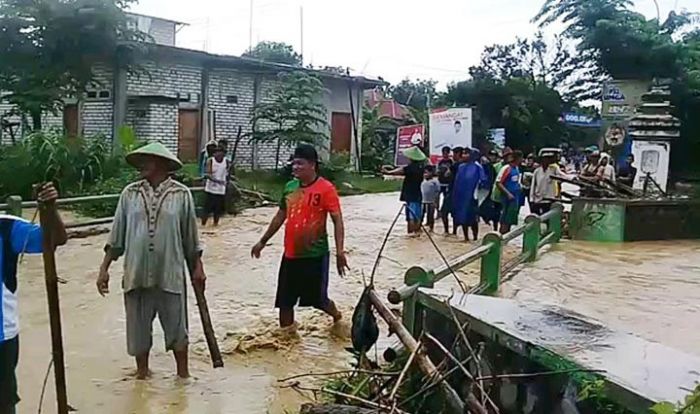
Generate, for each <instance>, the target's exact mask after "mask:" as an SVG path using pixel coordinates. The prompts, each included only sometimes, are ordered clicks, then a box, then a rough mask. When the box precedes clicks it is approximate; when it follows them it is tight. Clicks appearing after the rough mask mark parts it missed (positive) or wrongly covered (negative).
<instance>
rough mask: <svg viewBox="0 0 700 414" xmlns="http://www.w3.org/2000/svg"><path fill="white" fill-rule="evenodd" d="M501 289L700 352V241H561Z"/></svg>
mask: <svg viewBox="0 0 700 414" xmlns="http://www.w3.org/2000/svg"><path fill="white" fill-rule="evenodd" d="M501 296H503V297H511V298H515V299H517V300H519V301H523V302H537V303H552V304H557V305H561V306H562V307H564V308H567V309H570V310H573V311H576V312H579V313H581V314H584V315H587V316H590V317H593V318H595V319H598V320H600V321H602V322H603V323H604V324H605V325H607V326H609V327H610V328H613V329H616V330H620V331H624V332H631V333H634V334H636V335H639V336H641V337H643V338H645V339H648V340H651V341H654V342H660V343H663V344H665V345H668V346H671V347H673V348H676V349H679V350H681V351H684V352H687V353H690V354H695V355H700V347H698V344H699V343H700V330H698V329H697V327H698V326H700V240H694V241H686V240H683V241H681V240H674V241H664V242H639V243H620V244H615V243H586V242H572V241H566V242H563V243H561V244H559V245H558V246H555V247H553V248H551V249H550V251H548V252H546V253H544V254H543V255H541V256H540V258H539V259H538V260H537V261H536V262H535V263H533V264H532V265H529V266H527V267H524V268H523V269H522V270H521V271H520V273H518V274H517V276H515V277H514V278H513V279H512V280H511V281H509V282H508V283H506V284H504V286H503V288H502V290H501Z"/></svg>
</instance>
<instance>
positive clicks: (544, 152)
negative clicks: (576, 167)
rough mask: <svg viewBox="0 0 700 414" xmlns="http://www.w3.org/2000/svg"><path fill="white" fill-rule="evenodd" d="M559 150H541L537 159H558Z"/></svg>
mask: <svg viewBox="0 0 700 414" xmlns="http://www.w3.org/2000/svg"><path fill="white" fill-rule="evenodd" d="M559 155H561V150H560V149H559V148H542V149H541V150H540V152H539V157H541V158H544V157H559Z"/></svg>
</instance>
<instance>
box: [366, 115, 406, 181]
mask: <svg viewBox="0 0 700 414" xmlns="http://www.w3.org/2000/svg"><path fill="white" fill-rule="evenodd" d="M397 127H398V125H397V123H396V121H394V120H393V119H391V118H389V117H386V116H383V115H382V114H381V113H380V105H376V106H375V107H374V108H370V107H369V106H367V105H365V106H364V107H363V108H362V169H364V170H372V171H376V170H377V169H379V167H381V166H382V165H388V164H392V163H393V159H394V151H395V149H396V148H395V147H396V128H397Z"/></svg>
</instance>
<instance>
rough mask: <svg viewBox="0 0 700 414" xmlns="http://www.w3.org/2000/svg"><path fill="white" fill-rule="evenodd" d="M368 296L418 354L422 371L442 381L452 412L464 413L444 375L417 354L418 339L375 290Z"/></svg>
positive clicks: (390, 324)
mask: <svg viewBox="0 0 700 414" xmlns="http://www.w3.org/2000/svg"><path fill="white" fill-rule="evenodd" d="M368 294H369V298H370V300H371V301H372V305H374V307H375V309H377V312H378V313H379V316H381V317H382V319H384V321H386V323H387V324H388V325H389V327H390V328H391V329H392V331H393V332H394V333H396V336H398V337H399V339H400V340H401V342H402V343H403V344H404V346H405V347H406V350H408V351H409V352H411V353H415V354H416V356H415V359H416V362H417V363H418V367H419V368H420V369H421V371H423V373H424V374H425V375H428V376H430V377H434V378H436V381H440V387H441V388H442V391H443V392H444V394H445V398H446V400H447V404H448V408H449V410H450V412H453V413H459V414H461V413H464V412H465V411H464V403H463V402H462V400H461V399H460V398H459V395H458V394H457V392H456V391H455V390H454V389H453V388H452V387H450V385H449V384H448V383H447V381H444V378H443V376H442V374H441V373H440V372H439V371H438V369H437V368H436V367H435V364H433V362H432V361H431V360H430V359H429V358H428V357H427V356H426V355H422V354H420V353H417V351H416V350H417V349H418V347H419V344H418V341H416V339H415V338H414V337H413V336H411V334H410V333H409V332H408V329H406V327H405V326H403V324H402V323H401V322H400V321H399V320H398V319H396V317H395V316H394V314H393V313H392V312H391V310H389V308H388V307H387V306H386V305H385V304H384V302H382V300H381V299H380V298H379V296H378V295H377V293H376V292H375V291H374V290H369V292H368Z"/></svg>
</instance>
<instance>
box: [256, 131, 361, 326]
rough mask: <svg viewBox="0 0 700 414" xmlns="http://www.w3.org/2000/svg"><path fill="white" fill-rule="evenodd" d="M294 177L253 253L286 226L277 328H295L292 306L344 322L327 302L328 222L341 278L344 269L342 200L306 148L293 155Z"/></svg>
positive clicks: (346, 267)
mask: <svg viewBox="0 0 700 414" xmlns="http://www.w3.org/2000/svg"><path fill="white" fill-rule="evenodd" d="M292 173H293V174H294V177H295V179H294V180H292V181H290V182H288V183H287V185H286V186H285V189H284V194H283V196H282V200H281V201H280V208H279V210H278V211H277V214H276V215H275V217H274V218H273V219H272V222H271V223H270V226H269V227H268V229H267V231H266V232H265V234H264V235H263V236H262V238H261V239H260V241H259V242H258V243H257V244H256V245H255V246H253V249H252V251H251V255H252V256H253V257H255V258H259V257H260V253H261V252H262V250H263V249H264V248H265V246H266V244H267V242H268V241H269V240H270V239H271V238H272V236H274V235H275V233H277V231H278V230H279V229H280V227H282V224H284V222H285V221H286V222H287V225H286V227H285V233H284V257H283V258H282V264H281V265H280V271H279V280H278V283H277V298H276V299H275V306H276V307H277V308H279V310H280V326H281V327H283V328H285V327H288V326H292V325H293V324H294V307H295V306H296V305H297V304H298V305H299V306H311V307H314V308H316V309H320V310H322V311H324V312H326V313H327V314H329V315H330V316H332V317H333V321H334V322H338V321H340V320H341V319H342V315H341V313H340V311H338V308H337V307H336V306H335V303H334V302H333V301H332V300H330V299H329V298H328V269H329V262H330V261H329V256H330V254H329V247H328V234H327V232H326V220H327V218H328V215H330V216H331V220H332V221H333V226H334V228H335V246H336V266H337V269H338V274H340V275H341V276H343V275H344V274H345V270H346V269H348V262H347V258H346V257H345V250H344V241H345V229H344V226H343V217H342V214H341V211H340V199H339V198H338V193H337V192H336V189H335V187H334V186H333V184H331V182H330V181H328V180H326V179H324V178H323V177H319V175H318V155H317V153H316V150H315V149H314V148H313V147H311V146H309V145H300V146H299V147H297V149H296V150H295V151H294V159H293V161H292Z"/></svg>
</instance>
